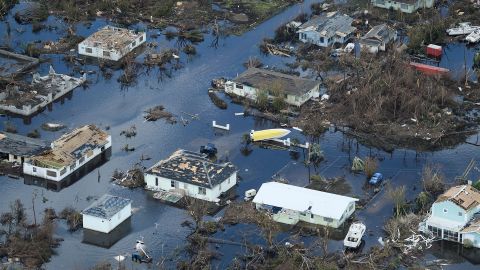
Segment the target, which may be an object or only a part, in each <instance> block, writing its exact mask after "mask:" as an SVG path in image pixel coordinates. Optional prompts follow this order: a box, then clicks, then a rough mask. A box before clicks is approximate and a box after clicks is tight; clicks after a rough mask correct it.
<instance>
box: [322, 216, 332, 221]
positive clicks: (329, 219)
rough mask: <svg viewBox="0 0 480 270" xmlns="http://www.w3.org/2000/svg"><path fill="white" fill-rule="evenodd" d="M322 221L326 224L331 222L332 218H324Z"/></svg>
mask: <svg viewBox="0 0 480 270" xmlns="http://www.w3.org/2000/svg"><path fill="white" fill-rule="evenodd" d="M323 220H324V221H326V222H333V218H328V217H324V218H323Z"/></svg>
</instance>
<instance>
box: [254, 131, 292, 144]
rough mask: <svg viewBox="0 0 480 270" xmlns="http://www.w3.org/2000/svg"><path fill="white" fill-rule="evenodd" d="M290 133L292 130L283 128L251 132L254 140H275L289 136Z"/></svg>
mask: <svg viewBox="0 0 480 270" xmlns="http://www.w3.org/2000/svg"><path fill="white" fill-rule="evenodd" d="M289 133H290V130H288V129H283V128H272V129H265V130H259V131H255V130H252V131H251V132H250V139H251V140H252V141H254V142H257V141H263V140H273V139H279V138H282V137H284V136H287V135H288V134H289Z"/></svg>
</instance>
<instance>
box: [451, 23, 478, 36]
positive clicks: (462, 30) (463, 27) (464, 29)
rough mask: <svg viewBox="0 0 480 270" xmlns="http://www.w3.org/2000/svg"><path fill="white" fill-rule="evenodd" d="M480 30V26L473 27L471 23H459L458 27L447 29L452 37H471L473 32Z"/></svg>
mask: <svg viewBox="0 0 480 270" xmlns="http://www.w3.org/2000/svg"><path fill="white" fill-rule="evenodd" d="M478 29H480V26H472V25H471V24H470V23H469V22H463V23H459V24H458V27H454V28H449V29H447V33H448V35H450V36H458V35H469V34H471V33H472V32H473V31H475V30H478Z"/></svg>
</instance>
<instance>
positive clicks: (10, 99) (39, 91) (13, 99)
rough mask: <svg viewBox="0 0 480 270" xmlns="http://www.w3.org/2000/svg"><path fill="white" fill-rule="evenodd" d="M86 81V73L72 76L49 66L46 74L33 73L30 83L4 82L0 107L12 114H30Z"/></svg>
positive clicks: (0, 94) (0, 96)
mask: <svg viewBox="0 0 480 270" xmlns="http://www.w3.org/2000/svg"><path fill="white" fill-rule="evenodd" d="M85 81H86V74H84V75H83V77H81V78H74V77H70V76H68V75H64V74H57V73H55V70H54V69H53V68H52V67H50V71H49V73H48V75H46V76H40V75H39V74H38V73H36V74H34V75H33V79H32V82H31V84H25V83H18V84H6V85H5V88H4V89H2V91H1V92H0V109H1V110H3V111H7V112H10V113H13V114H19V115H23V116H30V115H32V114H35V113H37V112H39V111H41V110H42V109H43V108H45V107H46V106H47V105H48V104H50V103H52V102H54V101H55V100H57V99H59V98H60V97H62V96H64V95H65V94H67V93H69V92H70V91H72V90H73V89H75V88H77V87H78V86H80V85H82V84H83V83H85Z"/></svg>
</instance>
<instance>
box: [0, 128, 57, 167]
mask: <svg viewBox="0 0 480 270" xmlns="http://www.w3.org/2000/svg"><path fill="white" fill-rule="evenodd" d="M49 148H50V147H49V145H48V143H47V142H45V141H42V140H39V139H34V138H29V137H26V136H21V135H17V134H12V133H8V132H0V159H2V160H6V161H8V162H17V163H19V164H22V163H23V162H24V161H28V160H29V159H30V157H31V156H34V155H37V154H40V153H42V152H44V151H46V150H48V149H49Z"/></svg>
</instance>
